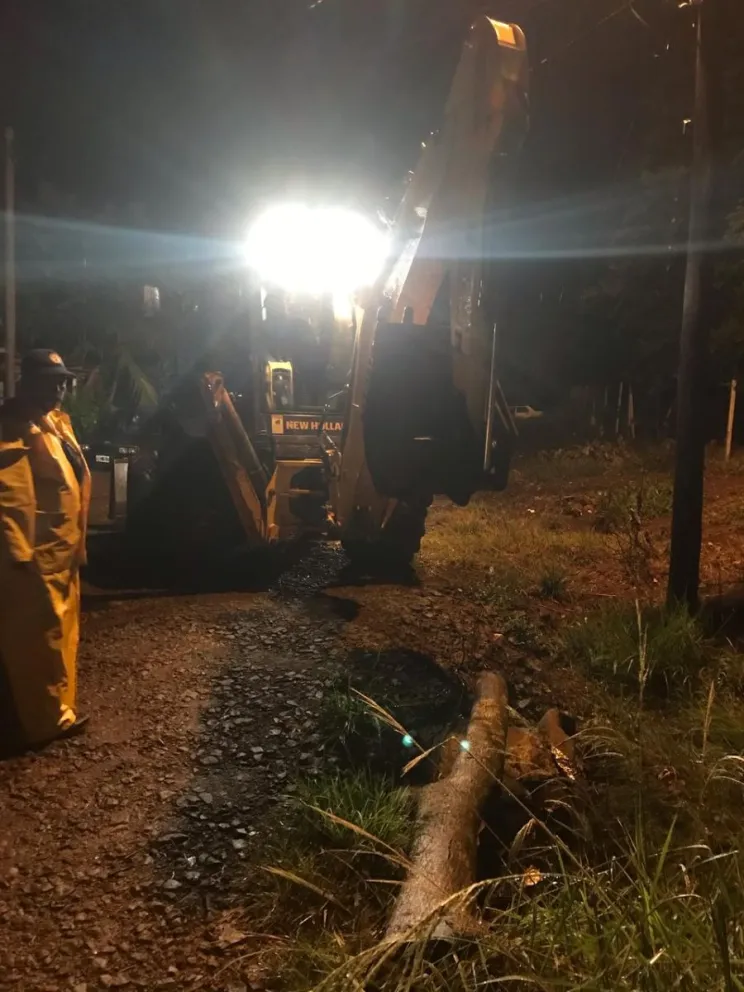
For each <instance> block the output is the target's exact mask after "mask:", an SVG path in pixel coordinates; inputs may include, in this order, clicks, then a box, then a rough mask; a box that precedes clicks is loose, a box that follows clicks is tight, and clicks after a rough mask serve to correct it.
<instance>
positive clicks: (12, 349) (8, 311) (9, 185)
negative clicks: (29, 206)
mask: <svg viewBox="0 0 744 992" xmlns="http://www.w3.org/2000/svg"><path fill="white" fill-rule="evenodd" d="M15 364H16V274H15V162H14V158H13V128H12V127H6V128H5V398H6V399H8V397H10V396H14V395H15Z"/></svg>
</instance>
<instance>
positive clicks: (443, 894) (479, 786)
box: [387, 672, 508, 938]
mask: <svg viewBox="0 0 744 992" xmlns="http://www.w3.org/2000/svg"><path fill="white" fill-rule="evenodd" d="M507 729H508V715H507V689H506V683H505V682H504V680H503V679H502V678H501V676H500V675H496V674H494V673H492V672H484V673H482V674H481V675H480V677H479V679H478V686H477V693H476V701H475V704H474V706H473V710H472V713H471V717H470V723H469V724H468V729H467V734H466V739H465V742H463V745H462V746H461V747H460V749H459V752H458V754H457V756H456V758H455V760H454V764H453V766H452V769H451V771H450V773H449V774H448V775H447V776H446V777H445V778H442V779H440V780H439V781H438V782H434V783H433V784H432V785H428V786H426V788H425V789H423V790H422V794H421V798H420V801H419V808H418V818H417V836H416V841H415V844H414V848H413V853H412V857H411V861H412V866H411V869H410V871H409V873H408V877H407V878H406V880H405V882H404V883H403V886H402V888H401V891H400V895H399V897H398V901H397V903H396V906H395V909H394V911H393V915H392V917H391V920H390V924H389V926H388V929H387V936H388V937H391V938H392V937H395V938H400V937H403V936H404V935H406V934H408V933H410V932H411V931H415V930H416V928H418V927H420V926H422V925H423V924H424V923H425V921H427V920H429V919H431V920H432V921H433V920H435V919H436V910H437V907H439V906H441V905H442V904H443V903H445V902H447V900H448V899H450V898H451V897H452V896H454V895H456V893H458V892H462V891H463V890H466V889H467V888H468V887H469V886H471V885H472V884H473V882H474V881H475V872H476V862H477V847H478V832H479V829H480V822H481V819H480V814H481V808H482V806H483V804H484V802H485V800H486V798H487V797H488V795H489V793H490V792H491V790H492V788H493V786H494V783H495V782H496V781H497V780H500V778H501V775H502V772H503V768H504V758H505V754H506V735H507ZM474 925H475V921H474V919H473V917H472V915H471V913H470V911H469V907H468V906H467V905H463V904H462V903H459V902H458V901H457V900H454V901H453V902H452V903H451V904H450V905H448V906H447V908H446V909H445V910H444V911H443V913H442V918H441V919H440V920H438V921H437V922H436V925H435V927H434V930H433V933H432V936H433V937H434V938H446V937H449V936H451V935H453V934H455V933H463V932H468V931H471V930H472V929H473V928H474Z"/></svg>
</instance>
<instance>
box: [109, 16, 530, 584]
mask: <svg viewBox="0 0 744 992" xmlns="http://www.w3.org/2000/svg"><path fill="white" fill-rule="evenodd" d="M527 91H528V67H527V53H526V45H525V40H524V36H523V34H522V31H521V30H520V29H519V28H518V27H517V26H515V25H511V24H503V23H500V22H496V21H494V20H492V19H490V18H487V17H482V18H480V19H479V20H478V21H477V22H476V23H475V24H473V25H472V27H471V29H470V31H469V34H468V37H467V39H466V42H465V45H464V47H463V50H462V56H461V59H460V62H459V64H458V66H457V69H456V72H455V75H454V79H453V83H452V87H451V91H450V94H449V98H448V100H447V104H446V108H445V112H444V119H443V121H442V124H441V129H440V130H439V131H438V132H437V133H435V134H433V135H432V137H431V138H430V140H429V141H428V142H427V143H426V145H425V146H424V150H423V152H422V155H421V158H420V161H419V164H418V167H417V168H416V169H415V171H414V172H413V173H411V174H410V178H409V182H408V185H407V189H406V192H405V194H404V197H403V200H402V202H401V203H400V206H399V208H398V209H397V213H396V214H395V216H394V218H393V220H392V223H391V224H390V229H389V232H388V234H387V240H386V245H385V260H384V264H383V266H382V269H381V273H380V274H379V275H378V276H377V278H376V280H375V281H374V283H373V284H372V285H370V286H368V287H367V288H366V289H365V288H362V289H361V290H359V289H358V287H355V290H356V292H355V296H354V298H353V299H352V300H351V301H350V306H349V307H348V308H347V309H346V312H345V313H342V312H340V311H342V310H343V309H344V307H341V306H339V304H338V300H336V301H335V303H336V306H335V311H334V301H333V300H331V298H330V296H332V293H331V294H327V295H326V296H323V295H322V294H321V295H320V296H316V297H313V296H312V292H311V289H312V287H311V286H309V285H308V286H305V285H301V288H300V291H299V292H296V293H294V294H292V293H288V292H287V286H281V285H278V284H276V285H273V286H271V285H263V286H260V287H258V288H259V290H260V294H259V292H258V291H257V292H256V293H255V294H254V295H253V297H252V300H253V302H252V305H251V306H250V307H249V308H248V312H247V314H246V329H245V343H244V344H245V346H244V352H243V354H242V355H241V356H239V357H238V358H236V357H235V356H234V355H233V356H231V358H230V359H229V360H228V361H229V364H228V366H227V367H225V368H224V373H225V374H223V373H220V372H217V371H202V372H201V373H200V374H199V375H196V376H193V377H189V378H186V379H184V380H183V381H182V382H181V383H180V385H179V387H178V389H177V390H176V391H175V392H174V393H173V395H172V396H170V397H169V398H168V400H167V402H165V403H164V404H163V405H162V407H161V409H160V411H159V413H158V415H157V417H156V418H155V419H154V421H153V422H152V424H151V425H150V428H149V436H148V437H145V438H144V439H143V441H142V444H141V447H140V450H139V454H138V456H137V457H136V458H134V459H133V460H132V462H131V464H130V469H129V494H128V512H127V516H128V520H127V527H128V530H129V532H130V534H131V535H132V536H133V537H135V536H146V540H147V542H148V546H149V547H150V548H152V547H154V546H155V545H158V546H159V547H160V549H161V552H162V554H164V555H165V554H172V553H174V549H181V550H183V549H185V548H188V549H190V551H191V553H192V554H196V553H199V549H201V550H205V549H209V550H210V551H212V552H215V551H216V550H217V549H218V548H223V547H226V546H227V547H229V546H237V545H241V546H243V547H245V545H246V544H248V545H250V546H254V547H257V546H262V545H270V544H274V543H276V542H285V541H290V540H293V539H296V538H298V537H303V536H313V537H318V538H326V539H329V540H337V541H341V543H342V544H343V547H344V548H345V549H346V551H347V552H348V554H349V556H350V557H351V559H352V561H354V562H357V563H359V564H361V565H363V566H365V567H366V566H369V567H378V566H382V567H388V566H390V567H398V566H405V565H407V564H408V563H410V561H411V559H412V558H413V556H414V555H415V554H416V552H417V551H418V549H419V545H420V541H421V538H422V536H423V534H424V529H425V519H426V514H427V509H428V507H429V506H430V504H431V502H432V499H433V497H434V496H435V495H444V496H447V497H449V498H450V499H451V500H452V501H454V502H455V503H456V504H459V505H464V504H466V503H467V502H468V500H469V499H470V498H471V497H472V495H473V494H474V493H475V492H476V491H478V490H482V489H502V488H504V487H505V486H506V483H507V477H508V471H509V461H510V457H511V452H512V446H513V440H514V436H515V434H516V428H515V426H514V422H513V420H512V417H511V414H510V412H509V408H508V406H507V404H506V401H505V399H504V396H503V394H502V391H501V386H500V383H499V377H498V357H499V356H498V339H497V325H496V324H495V323H494V308H493V306H492V305H491V303H492V301H490V300H489V297H490V296H492V295H493V292H492V287H489V274H490V269H491V268H492V267H493V266H492V263H491V262H490V261H489V257H490V256H491V254H492V252H491V244H492V240H493V237H494V223H495V221H494V218H495V216H496V211H502V210H504V209H505V206H506V204H507V192H506V189H507V184H508V179H509V172H510V168H511V163H512V162H513V160H514V157H515V155H516V154H517V152H518V150H519V147H520V144H521V142H522V140H523V138H524V135H525V133H526V128H527V124H528V92H527ZM496 223H497V222H496ZM496 232H497V233H498V230H497V229H496ZM289 237H290V240H291V234H290V235H289ZM274 248H275V249H276V244H275V245H274ZM291 249H292V245H291V244H289V243H288V244H287V246H286V250H287V251H291ZM345 249H346V250H348V251H349V252H353V250H354V244H353V243H349V244H347V245H346V246H345ZM275 254H276V255H277V258H278V259H279V260H280V261H281V258H282V249H281V247H280V250H279V251H278V252H277V251H275ZM259 255H260V251H259ZM259 262H260V258H259ZM308 264H310V261H309V263H308ZM259 269H260V265H259ZM331 282H332V281H331ZM300 283H302V280H300ZM289 288H290V289H291V287H289ZM325 290H328V286H326V287H325Z"/></svg>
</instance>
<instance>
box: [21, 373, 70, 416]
mask: <svg viewBox="0 0 744 992" xmlns="http://www.w3.org/2000/svg"><path fill="white" fill-rule="evenodd" d="M24 385H25V389H24V392H25V393H26V395H27V396H28V398H29V400H31V402H32V403H33V404H34V406H36V407H38V409H39V410H41V412H42V413H51V411H52V410H55V409H57V408H58V407H60V406H61V405H62V401H63V400H64V398H65V393H66V392H67V380H66V379H65V378H64V377H63V376H57V375H38V376H34V377H33V378H32V379H30V380H29V381H28V382H26V383H25V384H24Z"/></svg>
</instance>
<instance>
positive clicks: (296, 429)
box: [271, 413, 344, 434]
mask: <svg viewBox="0 0 744 992" xmlns="http://www.w3.org/2000/svg"><path fill="white" fill-rule="evenodd" d="M343 429H344V422H343V420H339V419H338V418H336V417H333V418H329V419H328V420H322V419H321V418H320V417H313V416H306V415H303V414H301V413H277V414H272V417H271V433H272V434H320V432H321V430H322V431H323V432H324V433H325V434H341V432H342V431H343Z"/></svg>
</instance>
